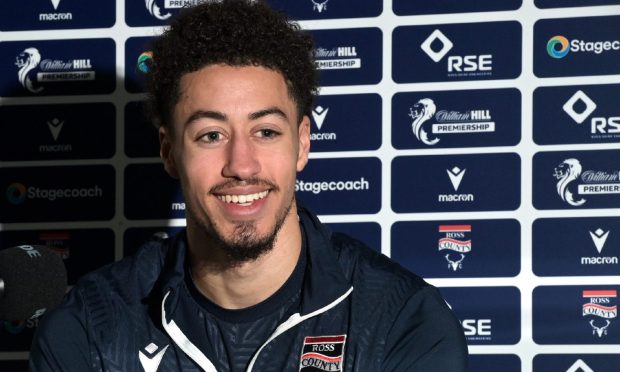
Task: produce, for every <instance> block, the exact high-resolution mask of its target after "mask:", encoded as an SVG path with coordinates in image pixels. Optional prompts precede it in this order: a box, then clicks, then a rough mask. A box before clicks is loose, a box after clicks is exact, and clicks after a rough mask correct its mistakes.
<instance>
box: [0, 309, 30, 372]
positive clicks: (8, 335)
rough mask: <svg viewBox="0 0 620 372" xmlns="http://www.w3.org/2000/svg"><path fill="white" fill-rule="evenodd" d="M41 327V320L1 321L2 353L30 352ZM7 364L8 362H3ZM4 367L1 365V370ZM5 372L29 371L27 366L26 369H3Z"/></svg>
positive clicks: (0, 346) (0, 343) (0, 341)
mask: <svg viewBox="0 0 620 372" xmlns="http://www.w3.org/2000/svg"><path fill="white" fill-rule="evenodd" d="M38 325H39V318H36V319H32V320H25V321H24V320H21V321H9V320H0V351H2V352H7V351H13V352H15V351H23V352H27V351H29V350H30V345H31V344H32V337H33V336H34V332H35V331H36V328H37V326H38ZM3 362H6V361H3ZM3 366H4V365H3V364H2V363H0V368H2V367H3ZM2 370H3V371H20V370H21V371H27V370H28V366H27V365H25V366H24V369H17V368H15V369H12V368H7V369H4V368H3V369H2Z"/></svg>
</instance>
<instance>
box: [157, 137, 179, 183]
mask: <svg viewBox="0 0 620 372" xmlns="http://www.w3.org/2000/svg"><path fill="white" fill-rule="evenodd" d="M172 143H173V139H172V134H171V133H170V131H169V130H168V129H167V128H166V127H164V126H161V127H159V157H160V158H161V160H162V161H163V163H164V169H165V170H166V172H168V174H169V175H170V177H172V178H177V179H178V178H179V172H178V170H177V164H176V161H175V160H174V152H173V150H172Z"/></svg>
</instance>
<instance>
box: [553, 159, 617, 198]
mask: <svg viewBox="0 0 620 372" xmlns="http://www.w3.org/2000/svg"><path fill="white" fill-rule="evenodd" d="M553 176H554V177H555V178H556V179H557V180H558V183H557V185H556V189H557V192H558V195H559V196H560V198H561V199H562V200H563V201H565V202H566V203H568V204H570V205H572V206H574V207H579V206H582V205H583V204H585V202H586V199H584V198H580V199H578V200H576V199H575V196H574V194H573V192H572V191H570V190H569V185H570V184H571V183H573V182H575V181H578V180H580V181H581V184H580V185H578V186H577V194H579V195H605V194H620V171H614V172H612V173H609V172H606V171H599V170H586V171H583V168H582V166H581V162H579V160H578V159H575V158H570V159H566V160H564V161H563V162H562V163H560V164H559V165H558V166H557V167H556V168H555V169H554V173H553Z"/></svg>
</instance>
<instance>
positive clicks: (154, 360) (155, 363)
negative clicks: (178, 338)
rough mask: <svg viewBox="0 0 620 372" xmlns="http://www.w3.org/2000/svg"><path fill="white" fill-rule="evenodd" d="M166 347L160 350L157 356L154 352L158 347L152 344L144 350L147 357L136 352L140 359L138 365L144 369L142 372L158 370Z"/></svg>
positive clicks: (140, 352)
mask: <svg viewBox="0 0 620 372" xmlns="http://www.w3.org/2000/svg"><path fill="white" fill-rule="evenodd" d="M168 346H170V345H166V347H164V348H163V349H161V350H160V351H159V352H158V353H157V354H155V352H156V351H157V350H158V349H159V346H157V345H155V344H154V343H152V342H151V343H150V344H149V345H148V346H147V347H145V348H144V350H145V351H146V352H147V353H148V356H147V355H145V354H144V353H143V352H142V351H138V357H139V358H140V364H142V368H144V372H156V371H157V368H159V363H161V359H162V358H163V357H164V353H166V350H167V349H168Z"/></svg>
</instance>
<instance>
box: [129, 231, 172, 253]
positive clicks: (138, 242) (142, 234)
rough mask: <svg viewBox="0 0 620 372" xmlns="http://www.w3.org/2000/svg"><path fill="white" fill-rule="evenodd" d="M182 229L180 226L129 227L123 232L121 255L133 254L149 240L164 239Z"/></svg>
mask: <svg viewBox="0 0 620 372" xmlns="http://www.w3.org/2000/svg"><path fill="white" fill-rule="evenodd" d="M182 230H183V227H182V226H178V227H170V226H159V227H131V228H129V229H127V230H125V233H124V234H123V257H127V256H131V255H133V254H134V253H136V252H137V251H138V248H140V247H141V246H142V245H143V244H145V243H147V242H149V241H153V240H160V239H166V238H168V237H171V236H174V235H176V234H178V233H179V232H181V231H182Z"/></svg>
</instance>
